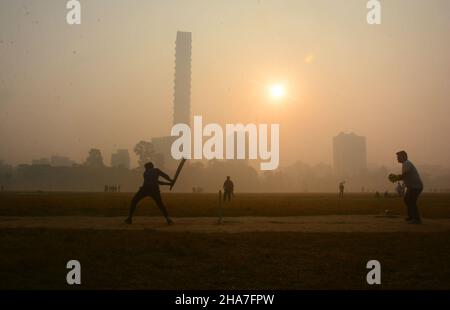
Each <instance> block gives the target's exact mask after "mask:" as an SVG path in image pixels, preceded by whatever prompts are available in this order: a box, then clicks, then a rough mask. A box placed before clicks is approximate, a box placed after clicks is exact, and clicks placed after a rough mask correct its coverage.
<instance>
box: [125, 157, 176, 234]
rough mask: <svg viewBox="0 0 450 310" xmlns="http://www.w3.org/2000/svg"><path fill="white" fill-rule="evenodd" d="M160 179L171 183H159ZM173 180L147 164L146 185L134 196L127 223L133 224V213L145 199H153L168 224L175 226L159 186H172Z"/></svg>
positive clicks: (150, 164)
mask: <svg viewBox="0 0 450 310" xmlns="http://www.w3.org/2000/svg"><path fill="white" fill-rule="evenodd" d="M159 177H162V178H164V179H166V180H167V181H169V182H162V181H159ZM172 183H173V181H172V179H171V178H170V177H169V176H168V175H167V174H165V173H164V172H162V171H161V170H159V169H158V168H155V167H154V166H153V163H151V162H149V163H146V164H145V172H144V184H143V185H142V186H141V188H140V189H139V191H138V192H137V193H136V194H135V195H134V197H133V200H132V201H131V205H130V214H129V216H128V218H127V219H126V220H125V223H127V224H131V223H132V218H133V213H134V211H135V210H136V206H137V204H138V203H139V201H141V200H142V199H143V198H145V197H151V198H153V200H154V201H155V203H156V205H157V206H158V207H159V209H160V210H161V212H162V214H163V215H164V217H165V218H166V221H167V224H168V225H171V224H173V222H172V220H171V219H170V218H169V215H168V213H167V210H166V207H165V206H164V204H163V202H162V199H161V193H160V191H159V185H172Z"/></svg>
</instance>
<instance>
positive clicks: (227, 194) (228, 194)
mask: <svg viewBox="0 0 450 310" xmlns="http://www.w3.org/2000/svg"><path fill="white" fill-rule="evenodd" d="M227 200H228V201H231V192H230V191H224V192H223V201H227Z"/></svg>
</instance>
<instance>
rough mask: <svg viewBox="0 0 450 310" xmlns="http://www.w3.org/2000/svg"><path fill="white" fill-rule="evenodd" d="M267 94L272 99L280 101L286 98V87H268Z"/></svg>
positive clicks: (279, 85)
mask: <svg viewBox="0 0 450 310" xmlns="http://www.w3.org/2000/svg"><path fill="white" fill-rule="evenodd" d="M269 93H270V96H271V97H272V98H273V99H281V98H283V97H285V96H286V87H285V86H284V85H282V84H274V85H270V86H269Z"/></svg>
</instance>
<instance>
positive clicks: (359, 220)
mask: <svg viewBox="0 0 450 310" xmlns="http://www.w3.org/2000/svg"><path fill="white" fill-rule="evenodd" d="M123 220H124V218H123V217H93V216H92V217H88V216H52V217H9V216H2V217H0V229H11V228H22V229H27V228H47V229H86V230H152V231H161V232H196V233H199V232H200V233H243V232H304V233H317V232H366V233H380V232H443V231H450V219H424V222H423V224H422V225H411V224H407V223H406V222H405V220H404V219H403V218H402V217H384V216H374V215H330V216H289V217H229V218H224V219H223V221H222V223H221V224H219V221H218V218H214V217H185V218H174V222H175V224H174V225H172V226H167V225H166V224H165V221H164V219H163V218H162V217H147V216H145V217H144V216H138V217H135V218H134V223H133V225H128V224H125V223H124V222H123Z"/></svg>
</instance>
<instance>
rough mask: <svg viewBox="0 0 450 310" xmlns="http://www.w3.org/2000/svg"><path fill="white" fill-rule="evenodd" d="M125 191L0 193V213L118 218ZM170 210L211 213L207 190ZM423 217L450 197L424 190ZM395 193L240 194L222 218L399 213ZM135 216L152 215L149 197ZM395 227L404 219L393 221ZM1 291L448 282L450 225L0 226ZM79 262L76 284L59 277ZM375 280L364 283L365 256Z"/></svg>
mask: <svg viewBox="0 0 450 310" xmlns="http://www.w3.org/2000/svg"><path fill="white" fill-rule="evenodd" d="M130 198H131V194H126V193H120V194H119V193H118V194H104V193H97V194H96V193H1V194H0V221H1V217H5V216H17V217H36V216H74V215H82V216H93V217H105V216H107V217H110V216H111V217H112V216H125V215H126V213H127V208H128V203H129V200H130ZM164 199H165V201H166V202H167V206H168V208H169V212H170V213H171V215H172V216H173V217H175V218H177V217H211V216H214V215H215V214H217V196H216V195H212V194H167V195H164ZM420 206H421V211H422V214H423V215H424V217H425V219H426V218H435V219H439V218H450V195H445V194H433V195H431V194H425V195H423V197H422V198H421V200H420ZM403 208H404V207H403V205H402V202H401V200H400V199H398V198H375V197H373V196H372V195H360V194H358V195H357V194H354V195H348V196H347V197H346V198H345V199H344V200H343V201H341V202H338V200H337V199H336V195H331V194H241V195H237V196H236V200H235V201H234V202H233V203H232V204H230V205H227V206H226V209H225V215H226V216H227V217H236V216H267V217H272V216H294V215H295V216H306V215H308V216H314V215H340V214H346V215H347V214H379V213H381V212H383V211H384V210H386V209H389V210H392V212H393V213H398V214H403V213H404V210H403ZM137 215H138V216H140V215H141V216H142V215H147V216H153V215H157V216H159V211H158V210H157V208H156V207H155V206H154V205H153V204H152V203H151V201H150V200H147V201H145V202H143V203H142V204H141V205H140V206H139V208H138V214H137ZM399 225H407V224H406V223H401V224H399ZM0 253H2V254H1V255H0V279H1V281H0V288H1V289H17V288H19V289H23V288H25V289H55V288H57V289H79V288H81V289H83V288H93V289H107V288H113V289H118V288H120V289H380V288H381V289H450V263H449V262H450V231H447V232H399V233H340V232H336V233H298V232H297V233H292V232H246V233H236V234H227V233H190V232H185V233H178V232H170V233H169V232H160V231H153V230H151V229H149V230H142V231H130V230H108V231H106V230H94V229H92V230H90V229H83V230H81V229H46V228H42V229H0ZM71 259H77V260H79V261H80V262H81V265H82V283H83V285H82V286H81V287H75V288H74V287H69V286H68V285H67V284H66V282H65V279H66V272H67V269H66V268H65V265H66V263H67V261H69V260H71ZM372 259H377V260H379V261H380V263H381V265H382V285H381V286H375V287H373V286H369V285H368V284H367V283H366V273H367V271H368V270H367V269H366V268H365V267H366V266H365V265H366V263H367V261H369V260H372Z"/></svg>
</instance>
